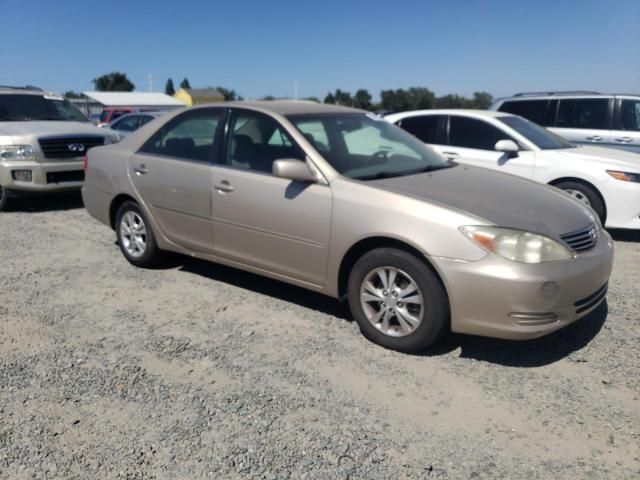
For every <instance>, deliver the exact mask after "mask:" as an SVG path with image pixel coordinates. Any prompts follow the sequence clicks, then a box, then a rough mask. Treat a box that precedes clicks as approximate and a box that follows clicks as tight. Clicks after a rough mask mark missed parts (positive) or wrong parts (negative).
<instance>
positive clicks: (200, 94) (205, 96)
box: [174, 88, 224, 107]
mask: <svg viewBox="0 0 640 480" xmlns="http://www.w3.org/2000/svg"><path fill="white" fill-rule="evenodd" d="M174 97H175V98H176V99H178V100H180V101H181V102H182V103H184V104H186V105H188V106H190V107H191V106H192V105H201V104H203V103H213V102H224V96H223V95H222V94H221V93H220V92H219V91H218V90H216V89H215V88H181V89H180V90H178V91H177V92H176V93H175V95H174Z"/></svg>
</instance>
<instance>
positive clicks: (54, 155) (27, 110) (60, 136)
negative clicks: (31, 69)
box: [0, 88, 115, 210]
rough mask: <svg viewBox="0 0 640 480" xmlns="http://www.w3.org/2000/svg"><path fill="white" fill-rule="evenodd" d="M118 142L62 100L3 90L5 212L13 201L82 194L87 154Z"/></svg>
mask: <svg viewBox="0 0 640 480" xmlns="http://www.w3.org/2000/svg"><path fill="white" fill-rule="evenodd" d="M114 140H115V134H113V133H110V132H108V131H105V130H104V129H101V128H98V127H96V126H95V125H92V124H91V123H90V122H89V121H88V120H87V118H86V117H85V116H84V115H83V114H82V113H81V112H80V110H78V109H77V108H76V107H74V106H73V105H72V104H71V103H69V102H68V101H67V100H65V99H64V98H62V97H61V96H58V95H54V94H49V93H45V92H43V91H41V90H34V89H27V88H0V210H2V209H4V207H5V206H6V204H7V200H8V198H9V197H11V196H17V195H23V194H25V193H28V192H52V191H59V190H67V189H79V188H80V187H81V186H82V181H83V179H84V172H83V170H82V158H83V157H84V155H85V153H86V152H87V151H88V150H89V149H90V148H92V147H94V146H96V145H103V144H105V143H111V142H112V141H114Z"/></svg>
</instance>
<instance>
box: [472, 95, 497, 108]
mask: <svg viewBox="0 0 640 480" xmlns="http://www.w3.org/2000/svg"><path fill="white" fill-rule="evenodd" d="M471 102H472V103H473V108H479V109H481V110H486V109H488V108H489V107H490V106H491V104H492V103H493V95H491V94H490V93H488V92H473V100H471Z"/></svg>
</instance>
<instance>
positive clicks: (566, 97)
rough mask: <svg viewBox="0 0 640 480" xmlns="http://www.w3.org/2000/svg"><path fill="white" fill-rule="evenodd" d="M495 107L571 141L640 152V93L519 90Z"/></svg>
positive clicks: (494, 108)
mask: <svg viewBox="0 0 640 480" xmlns="http://www.w3.org/2000/svg"><path fill="white" fill-rule="evenodd" d="M491 110H498V111H500V112H507V113H513V114H514V115H520V116H521V117H525V118H528V119H529V120H531V121H532V122H535V123H537V124H538V125H542V126H543V127H547V128H548V129H549V130H551V131H552V132H555V133H557V134H558V135H562V136H563V137H564V138H566V139H567V140H569V141H571V142H573V143H578V144H588V145H599V146H602V147H613V148H620V149H622V150H627V151H630V152H634V153H640V96H638V95H605V94H601V93H597V92H545V93H517V94H516V95H514V96H513V97H510V98H502V99H500V100H497V101H496V102H495V103H494V104H493V105H492V106H491Z"/></svg>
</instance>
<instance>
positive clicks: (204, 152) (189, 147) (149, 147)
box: [140, 109, 222, 162]
mask: <svg viewBox="0 0 640 480" xmlns="http://www.w3.org/2000/svg"><path fill="white" fill-rule="evenodd" d="M221 116H222V110H221V109H215V110H195V111H191V112H187V113H184V114H182V115H180V116H179V117H176V118H174V119H173V120H172V121H171V122H169V123H168V124H167V125H165V126H164V127H163V128H162V129H161V130H160V131H159V132H157V133H156V134H155V135H154V136H153V137H151V139H150V140H149V141H148V142H147V143H146V144H145V145H144V146H143V147H142V148H141V150H140V151H142V152H145V153H151V154H154V155H164V156H167V157H175V158H183V159H186V160H197V161H200V162H208V161H210V159H211V151H212V148H213V145H214V140H215V135H216V130H217V128H218V124H219V123H220V118H221Z"/></svg>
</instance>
